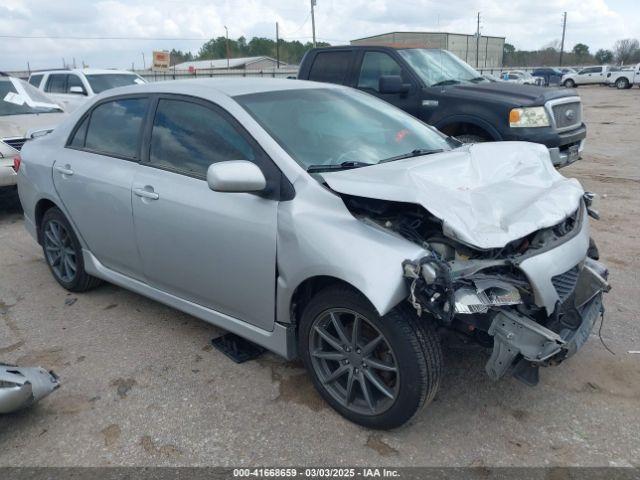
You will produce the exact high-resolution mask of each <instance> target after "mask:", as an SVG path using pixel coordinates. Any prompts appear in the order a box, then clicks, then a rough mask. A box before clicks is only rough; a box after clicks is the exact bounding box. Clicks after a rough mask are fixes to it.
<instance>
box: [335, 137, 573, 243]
mask: <svg viewBox="0 0 640 480" xmlns="http://www.w3.org/2000/svg"><path fill="white" fill-rule="evenodd" d="M322 176H323V178H324V179H325V181H326V183H327V184H328V185H329V187H331V188H332V189H333V190H334V191H336V192H339V193H343V194H348V195H354V196H359V197H367V198H375V199H380V200H391V201H396V202H407V203H415V204H419V205H422V206H423V207H424V208H425V209H427V210H428V211H429V212H430V213H431V214H433V215H434V216H436V217H437V218H439V219H440V220H442V222H443V233H444V234H445V235H447V236H449V237H451V238H455V239H457V240H459V241H461V242H464V243H466V244H469V245H473V246H475V247H478V248H482V249H488V248H500V247H503V246H505V245H506V244H507V243H509V242H511V241H513V240H516V239H519V238H522V237H524V236H526V235H528V234H530V233H532V232H534V231H536V230H539V229H541V228H546V227H551V226H553V225H556V224H558V223H560V222H561V221H562V220H564V219H565V218H566V217H568V216H569V215H571V214H572V213H573V212H575V211H576V209H577V208H578V206H579V204H580V199H581V197H582V195H583V193H584V191H583V189H582V187H581V185H580V183H579V182H578V181H577V180H575V179H569V178H565V177H563V176H562V175H560V173H558V171H557V170H556V169H555V168H554V167H553V165H552V164H551V160H550V158H549V152H548V151H547V148H546V147H545V146H544V145H540V144H535V143H526V142H495V143H478V144H474V145H465V146H463V147H460V148H458V149H456V150H452V151H449V152H443V153H440V154H432V155H429V156H422V157H415V158H410V159H405V160H398V161H394V162H389V163H382V164H378V165H372V166H370V167H364V168H356V169H352V170H344V171H339V172H329V173H323V174H322Z"/></svg>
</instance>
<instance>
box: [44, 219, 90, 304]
mask: <svg viewBox="0 0 640 480" xmlns="http://www.w3.org/2000/svg"><path fill="white" fill-rule="evenodd" d="M40 238H41V239H42V250H43V252H44V258H45V261H46V262H47V265H48V266H49V270H50V271H51V273H52V274H53V277H54V278H55V279H56V281H57V282H58V283H59V284H60V285H62V286H63V287H64V288H65V289H67V290H69V291H71V292H86V291H87V290H91V289H93V288H95V287H97V286H98V285H100V283H101V280H100V279H98V278H96V277H92V276H91V275H89V274H88V273H87V272H86V271H85V270H84V261H83V258H82V247H81V246H80V242H79V241H78V237H76V234H75V233H74V231H73V228H72V227H71V225H70V224H69V221H68V220H67V218H66V217H65V216H64V214H63V213H62V211H60V209H58V208H56V207H53V208H50V209H49V210H47V211H46V212H45V214H44V216H43V217H42V222H41V225H40Z"/></svg>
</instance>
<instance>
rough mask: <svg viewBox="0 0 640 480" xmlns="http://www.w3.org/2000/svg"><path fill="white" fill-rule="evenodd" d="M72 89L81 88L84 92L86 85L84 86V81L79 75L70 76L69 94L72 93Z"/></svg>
mask: <svg viewBox="0 0 640 480" xmlns="http://www.w3.org/2000/svg"><path fill="white" fill-rule="evenodd" d="M71 87H80V88H81V89H82V91H83V92H84V91H85V90H84V85H82V80H80V77H78V76H77V75H69V76H68V77H67V93H70V92H71Z"/></svg>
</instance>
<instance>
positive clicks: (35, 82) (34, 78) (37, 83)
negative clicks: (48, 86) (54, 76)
mask: <svg viewBox="0 0 640 480" xmlns="http://www.w3.org/2000/svg"><path fill="white" fill-rule="evenodd" d="M41 81H42V75H31V77H29V83H30V84H31V85H33V86H34V87H36V88H38V87H39V86H40V82H41Z"/></svg>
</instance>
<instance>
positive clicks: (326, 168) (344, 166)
mask: <svg viewBox="0 0 640 480" xmlns="http://www.w3.org/2000/svg"><path fill="white" fill-rule="evenodd" d="M369 165H372V164H371V163H366V162H342V163H337V164H326V165H309V166H308V167H307V172H309V173H317V172H330V171H332V170H348V169H350V168H360V167H368V166H369Z"/></svg>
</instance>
